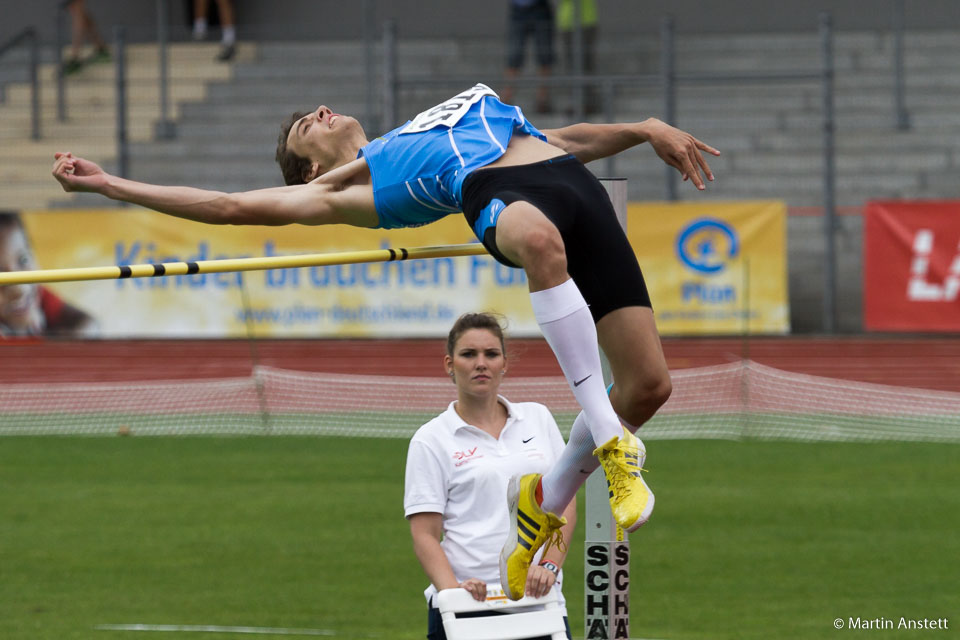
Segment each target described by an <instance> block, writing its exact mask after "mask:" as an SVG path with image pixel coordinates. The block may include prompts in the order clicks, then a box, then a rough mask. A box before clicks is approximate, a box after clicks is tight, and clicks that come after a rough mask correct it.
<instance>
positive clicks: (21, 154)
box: [0, 43, 254, 208]
mask: <svg viewBox="0 0 960 640" xmlns="http://www.w3.org/2000/svg"><path fill="white" fill-rule="evenodd" d="M218 50H219V48H218V45H217V44H215V43H186V44H175V45H172V46H171V47H170V50H169V64H170V85H169V87H170V103H169V112H168V116H169V117H171V118H178V117H180V113H179V110H180V106H181V105H183V104H189V103H190V102H191V101H197V100H203V99H204V98H205V96H206V86H207V84H208V83H209V82H212V81H214V80H221V81H222V80H227V79H229V77H230V74H231V67H230V65H224V64H221V63H218V62H216V61H215V60H214V57H215V56H216V53H217V51H218ZM253 52H254V48H253V46H252V45H248V44H244V45H241V47H240V48H239V50H238V54H237V57H238V59H239V60H243V59H252V58H253V55H254V53H253ZM52 57H53V56H52V52H49V51H47V52H45V54H44V56H43V59H44V60H51V59H52ZM126 63H127V86H128V101H129V102H128V123H127V136H128V139H129V140H130V141H131V142H134V143H136V142H138V141H139V142H145V143H146V142H149V141H151V140H153V137H154V127H155V123H156V122H157V120H158V119H159V118H160V108H159V90H158V83H157V78H158V77H159V59H158V54H157V48H156V47H155V46H150V45H131V46H130V47H129V48H128V50H127V58H126ZM114 73H115V66H114V64H113V63H101V64H93V65H90V66H87V67H84V69H83V70H81V71H80V72H79V73H77V74H75V75H72V76H69V77H68V78H67V79H66V96H67V104H68V110H67V115H68V118H67V120H66V121H65V122H60V121H58V120H57V114H56V67H55V65H54V64H53V63H52V62H45V63H43V64H42V65H41V68H40V73H39V79H40V82H41V86H40V92H41V135H42V140H40V141H38V142H34V141H32V140H30V138H29V135H30V126H31V125H30V87H29V86H28V85H27V84H25V83H16V84H11V85H7V86H6V87H5V90H4V93H3V96H4V100H3V101H2V102H0V180H3V182H4V184H5V187H4V189H3V194H2V195H3V202H2V203H0V206H3V207H14V208H40V207H45V206H47V205H48V204H51V203H53V204H57V205H59V206H63V205H65V204H68V203H69V202H71V201H73V200H74V199H75V198H76V196H71V195H68V194H65V193H63V192H62V191H61V190H60V189H59V187H58V186H57V185H56V183H54V182H52V178H51V177H50V168H51V165H52V162H53V152H54V151H57V150H70V151H73V152H74V153H75V154H77V155H83V156H85V157H88V158H89V159H91V160H93V161H95V162H98V163H100V164H104V165H108V166H109V165H111V164H112V163H113V162H114V161H115V156H116V142H115V138H116V115H115V114H116V95H115V89H116V83H115V76H114Z"/></svg>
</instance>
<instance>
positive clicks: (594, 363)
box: [530, 279, 623, 446]
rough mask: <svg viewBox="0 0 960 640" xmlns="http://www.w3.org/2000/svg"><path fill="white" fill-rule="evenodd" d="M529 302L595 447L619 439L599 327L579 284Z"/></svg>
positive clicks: (542, 293)
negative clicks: (603, 365) (602, 360)
mask: <svg viewBox="0 0 960 640" xmlns="http://www.w3.org/2000/svg"><path fill="white" fill-rule="evenodd" d="M530 303H531V304H532V305H533V314H534V316H535V317H536V319H537V323H538V324H539V325H540V330H541V331H542V332H543V336H544V337H545V338H546V339H547V343H548V344H549V345H550V348H551V349H553V353H554V355H556V357H557V361H558V362H559V363H560V368H561V369H563V375H564V376H565V377H566V378H567V382H568V383H569V384H570V388H571V389H572V390H573V395H574V397H576V399H577V402H578V403H579V404H580V407H581V408H582V409H583V411H584V413H586V422H587V425H588V428H589V430H590V433H591V435H592V436H593V442H594V444H596V445H598V446H599V445H601V444H604V443H606V442H608V441H609V440H610V439H611V438H618V437H620V434H621V433H623V430H622V428H621V426H620V420H619V419H618V418H617V414H616V413H615V412H614V410H613V406H611V404H610V398H609V397H608V396H607V390H606V387H605V386H604V384H603V372H602V370H601V368H600V350H599V347H598V345H597V327H596V325H595V324H594V323H593V316H592V315H591V314H590V309H589V308H588V307H587V302H586V300H584V299H583V295H582V294H581V293H580V289H578V288H577V285H576V283H574V281H573V280H572V279H570V280H567V281H566V282H564V283H563V284H560V285H557V286H555V287H552V288H550V289H544V290H542V291H534V292H533V293H531V294H530Z"/></svg>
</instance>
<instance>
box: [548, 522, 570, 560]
mask: <svg viewBox="0 0 960 640" xmlns="http://www.w3.org/2000/svg"><path fill="white" fill-rule="evenodd" d="M551 547H556V548H557V550H558V551H560V553H566V552H567V542H566V540H564V539H563V531H561V530H560V527H557V528H556V529H554V530H553V531H551V532H550V533H549V534H547V540H546V542H544V543H543V553H544V555H546V553H547V551H549V550H550V549H551Z"/></svg>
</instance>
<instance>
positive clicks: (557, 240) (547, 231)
mask: <svg viewBox="0 0 960 640" xmlns="http://www.w3.org/2000/svg"><path fill="white" fill-rule="evenodd" d="M516 251H517V253H518V254H519V255H520V259H521V261H522V264H523V267H524V268H525V269H526V270H527V271H528V272H529V271H531V270H532V271H536V272H539V273H542V274H547V273H566V271H567V253H566V249H565V248H564V245H563V238H561V237H560V232H559V231H558V230H557V228H556V227H555V226H553V225H552V224H551V223H550V222H548V221H546V220H544V221H543V222H540V223H536V224H532V225H530V226H529V227H527V228H525V229H524V230H523V232H522V236H521V237H520V238H518V239H517V248H516Z"/></svg>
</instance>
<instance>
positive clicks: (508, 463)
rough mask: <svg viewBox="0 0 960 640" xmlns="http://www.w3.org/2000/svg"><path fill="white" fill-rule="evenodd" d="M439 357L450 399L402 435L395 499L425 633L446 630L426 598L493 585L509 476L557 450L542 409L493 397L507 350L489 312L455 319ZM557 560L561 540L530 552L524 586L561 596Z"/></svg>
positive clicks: (537, 467)
mask: <svg viewBox="0 0 960 640" xmlns="http://www.w3.org/2000/svg"><path fill="white" fill-rule="evenodd" d="M443 363H444V367H445V368H446V370H447V374H448V375H449V376H450V377H451V379H452V380H453V382H454V383H455V384H456V385H457V400H456V401H455V402H452V403H450V406H449V407H447V410H446V411H444V412H443V413H441V414H440V415H439V416H437V417H436V418H434V419H433V420H431V421H430V422H428V423H426V424H425V425H423V426H422V427H420V429H418V430H417V433H416V434H415V435H414V436H413V439H412V440H411V441H410V447H409V450H408V452H407V469H406V480H405V485H404V500H403V506H404V513H405V515H406V517H407V519H408V520H409V522H410V533H411V535H412V537H413V548H414V552H415V553H416V554H417V559H418V560H420V564H421V565H422V566H423V570H424V572H425V573H426V574H427V577H428V578H429V579H430V582H431V584H430V586H429V587H428V588H427V589H426V591H425V592H424V595H425V596H426V598H427V603H428V606H429V620H428V628H427V638H429V639H430V640H445V637H446V636H445V634H444V632H443V624H442V622H441V619H440V615H439V612H438V610H437V609H436V608H435V606H434V604H435V603H434V602H433V600H434V599H433V596H434V595H435V594H436V593H437V591H439V590H442V589H453V588H457V587H461V588H463V589H466V590H467V591H469V592H470V593H471V594H473V597H474V598H476V599H477V600H483V599H484V598H485V597H486V594H487V585H488V584H489V585H494V586H496V585H499V584H500V569H499V556H500V550H501V547H502V546H503V541H504V539H505V538H506V537H507V534H508V532H509V531H510V530H511V527H512V526H513V525H512V523H511V521H510V517H509V512H508V510H507V504H506V501H505V500H504V496H505V495H506V493H507V483H508V482H509V481H510V478H511V477H513V476H514V475H517V474H526V473H544V472H546V471H547V470H548V469H550V467H551V466H553V464H554V462H556V460H557V458H559V457H560V453H561V451H562V450H563V447H564V442H563V437H562V436H561V435H560V430H559V429H558V428H557V423H556V422H555V421H554V419H553V416H552V415H550V412H549V411H548V410H547V408H546V407H545V406H543V405H541V404H538V403H535V402H520V403H511V402H509V401H507V399H506V398H504V397H503V396H500V395H498V394H497V391H498V390H499V388H500V381H501V379H502V377H503V375H504V374H505V373H506V372H507V357H506V349H505V347H504V341H503V330H502V328H501V326H500V323H499V322H498V320H497V318H496V317H494V316H492V315H490V314H486V313H468V314H465V315H463V316H461V317H460V318H459V319H458V320H457V321H456V323H455V324H454V325H453V328H452V329H451V330H450V334H449V336H448V337H447V355H446V356H444V359H443ZM576 511H577V510H576V500H575V499H574V500H573V501H571V503H570V504H569V505H568V506H567V508H566V510H565V511H564V513H563V515H564V516H565V517H566V520H567V524H566V525H564V526H563V527H562V528H561V532H562V533H563V536H564V539H565V540H569V539H570V535H571V534H572V532H573V528H574V526H575V525H576ZM565 557H566V547H565V546H562V547H561V546H556V545H554V546H550V547H549V548H548V549H547V550H546V552H545V553H543V557H538V558H536V560H535V562H534V563H532V564H531V566H530V571H529V573H528V574H527V583H526V593H527V594H528V595H535V596H542V595H544V594H545V593H547V592H548V591H549V590H550V589H556V590H557V593H558V596H559V599H560V601H561V603H562V602H563V595H562V593H560V585H561V582H562V578H563V574H562V572H561V571H560V567H562V566H563V561H564V559H565ZM565 617H566V616H565ZM567 637H570V626H569V624H568V625H567Z"/></svg>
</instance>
